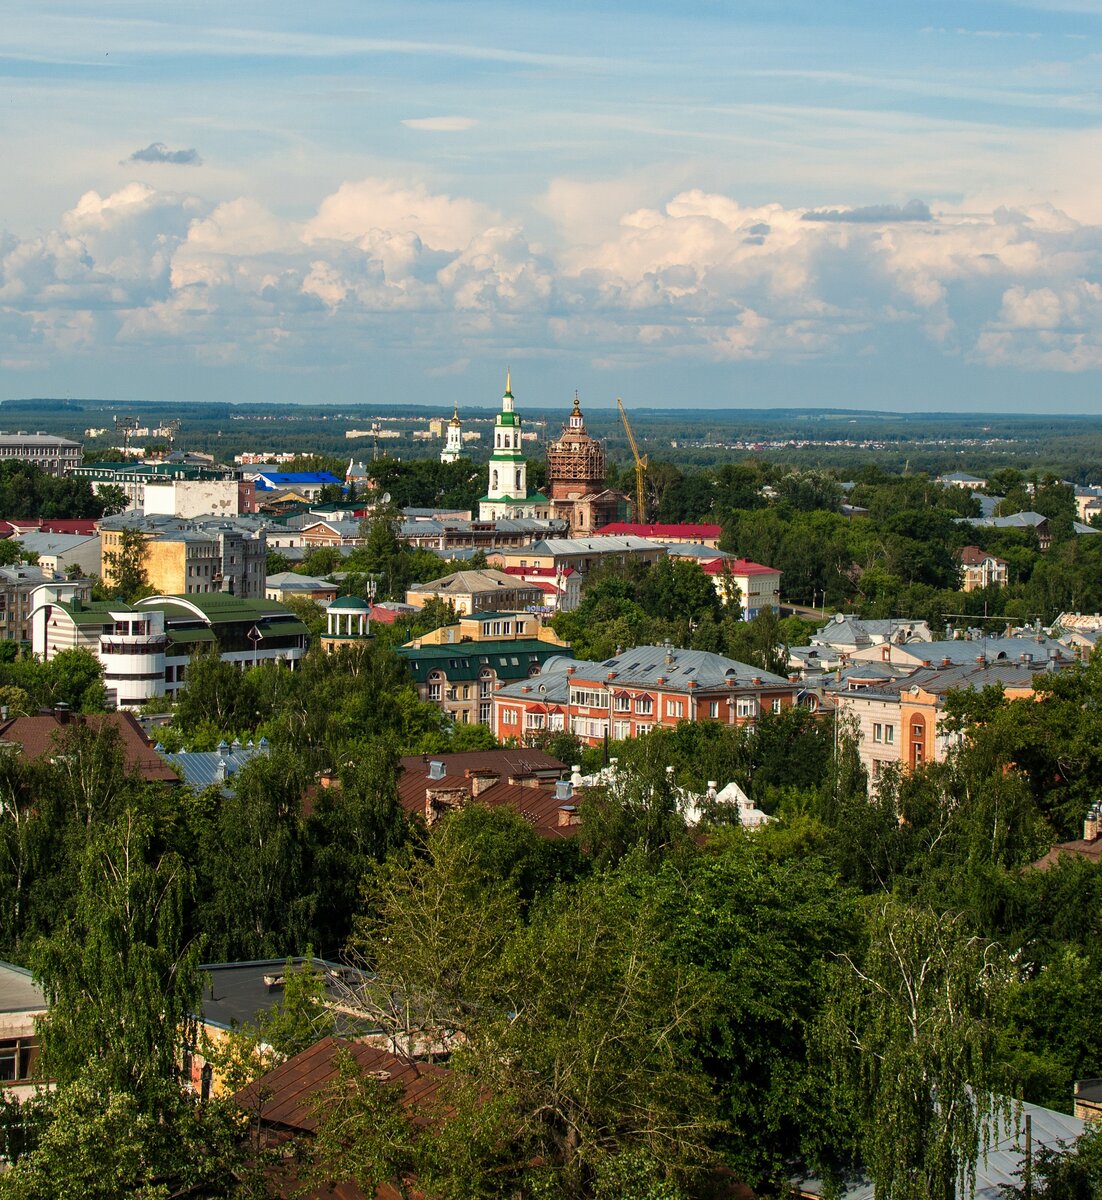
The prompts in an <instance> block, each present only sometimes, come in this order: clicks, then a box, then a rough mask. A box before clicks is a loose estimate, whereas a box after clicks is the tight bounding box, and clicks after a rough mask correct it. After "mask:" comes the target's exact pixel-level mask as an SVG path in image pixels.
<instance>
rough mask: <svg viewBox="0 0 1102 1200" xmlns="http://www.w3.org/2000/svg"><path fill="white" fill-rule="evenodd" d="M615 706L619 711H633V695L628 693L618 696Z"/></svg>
mask: <svg viewBox="0 0 1102 1200" xmlns="http://www.w3.org/2000/svg"><path fill="white" fill-rule="evenodd" d="M613 707H614V708H615V709H616V711H617V712H631V697H630V696H626V695H620V696H617V697H616V703H615V704H614V705H613Z"/></svg>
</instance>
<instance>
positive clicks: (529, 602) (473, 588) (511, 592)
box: [406, 570, 543, 614]
mask: <svg viewBox="0 0 1102 1200" xmlns="http://www.w3.org/2000/svg"><path fill="white" fill-rule="evenodd" d="M430 600H447V601H449V602H450V603H451V604H453V605H454V606H455V611H456V612H457V613H461V614H471V613H478V612H503V611H506V610H508V611H510V612H513V611H516V612H523V611H525V610H526V609H529V608H540V607H542V605H543V592H542V591H541V590H540V589H539V588H537V587H532V586H531V585H529V584H526V583H525V582H524V581H523V580H521V579H515V578H514V577H513V576H511V575H506V574H505V572H504V571H494V570H486V571H455V572H453V573H452V574H451V575H445V576H443V577H442V578H440V579H432V580H430V581H429V582H428V583H418V584H414V586H413V587H411V588H410V589H409V590H408V591H407V592H406V603H407V604H412V605H413V606H414V607H415V608H423V607H424V606H425V605H426V604H427V603H428V602H429V601H430Z"/></svg>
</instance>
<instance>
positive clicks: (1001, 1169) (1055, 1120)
mask: <svg viewBox="0 0 1102 1200" xmlns="http://www.w3.org/2000/svg"><path fill="white" fill-rule="evenodd" d="M1009 1103H1010V1105H1011V1111H1010V1116H1009V1117H996V1118H995V1119H994V1120H992V1121H990V1122H989V1124H988V1130H989V1135H988V1139H987V1141H988V1146H987V1152H986V1154H984V1153H983V1152H982V1151H981V1153H980V1156H979V1161H978V1162H977V1163H976V1189H975V1191H974V1192H973V1193H972V1200H1003V1198H1004V1197H1005V1195H1006V1193H1005V1192H1004V1191H1003V1188H1004V1187H1006V1186H1007V1185H1011V1186H1013V1187H1020V1186H1021V1182H1022V1164H1023V1162H1024V1161H1025V1118H1026V1116H1029V1118H1030V1126H1031V1136H1032V1140H1033V1147H1032V1149H1033V1153H1034V1154H1036V1153H1037V1151H1038V1150H1039V1149H1040V1148H1041V1147H1042V1146H1043V1147H1046V1148H1048V1149H1050V1150H1057V1151H1058V1150H1060V1149H1061V1146H1062V1145H1070V1144H1071V1143H1073V1142H1074V1141H1075V1140H1076V1139H1077V1138H1078V1137H1080V1136H1081V1135H1082V1133H1083V1131H1084V1129H1085V1128H1086V1124H1085V1122H1084V1121H1081V1120H1080V1119H1079V1118H1078V1117H1072V1116H1069V1115H1068V1114H1067V1113H1061V1112H1055V1111H1054V1110H1053V1109H1051V1108H1042V1107H1041V1106H1040V1105H1039V1104H1026V1103H1025V1102H1024V1101H1019V1100H1014V1101H1009ZM981 1145H982V1143H981ZM800 1187H801V1190H802V1191H803V1192H805V1193H806V1194H808V1195H811V1196H822V1195H824V1194H825V1192H824V1187H823V1184H822V1183H821V1182H819V1181H818V1180H808V1181H805V1182H803V1183H801V1184H800ZM875 1196H876V1190H875V1188H874V1187H873V1185H872V1182H871V1181H870V1180H868V1179H860V1180H857V1181H855V1182H852V1183H847V1184H846V1185H844V1186H843V1188H842V1192H841V1197H842V1200H875Z"/></svg>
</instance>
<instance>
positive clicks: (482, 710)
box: [478, 704, 493, 725]
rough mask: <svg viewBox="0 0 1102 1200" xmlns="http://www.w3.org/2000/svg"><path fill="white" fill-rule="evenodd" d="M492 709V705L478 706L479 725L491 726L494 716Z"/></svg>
mask: <svg viewBox="0 0 1102 1200" xmlns="http://www.w3.org/2000/svg"><path fill="white" fill-rule="evenodd" d="M492 708H493V705H492V704H480V705H479V706H478V723H479V724H480V725H489V723H490V719H491V717H492V715H493V714H492V713H491V711H490V710H491V709H492Z"/></svg>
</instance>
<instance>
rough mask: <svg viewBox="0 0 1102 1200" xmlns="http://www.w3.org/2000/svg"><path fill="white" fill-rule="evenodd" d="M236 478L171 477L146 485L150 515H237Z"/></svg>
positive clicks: (145, 503)
mask: <svg viewBox="0 0 1102 1200" xmlns="http://www.w3.org/2000/svg"><path fill="white" fill-rule="evenodd" d="M240 507H241V504H240V486H239V485H238V482H237V480H236V479H171V480H165V481H164V482H163V483H162V482H153V481H151V482H149V483H147V484H146V485H145V501H144V509H145V512H146V514H147V515H149V516H153V515H159V516H160V515H163V516H168V517H205V516H209V515H210V514H215V515H217V516H231V517H236V516H237V515H238V514H239V512H240Z"/></svg>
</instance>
